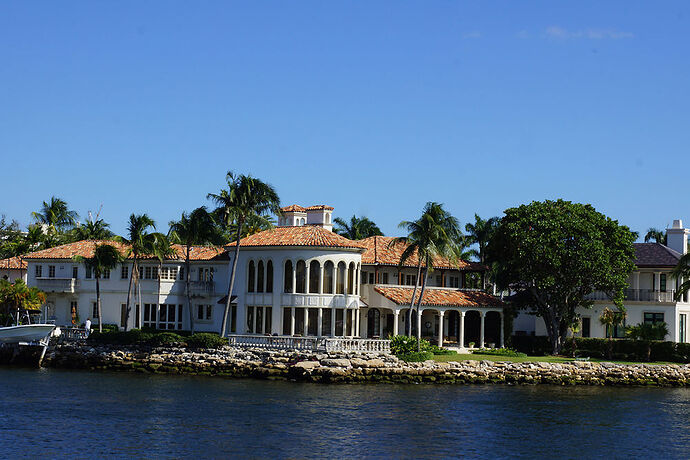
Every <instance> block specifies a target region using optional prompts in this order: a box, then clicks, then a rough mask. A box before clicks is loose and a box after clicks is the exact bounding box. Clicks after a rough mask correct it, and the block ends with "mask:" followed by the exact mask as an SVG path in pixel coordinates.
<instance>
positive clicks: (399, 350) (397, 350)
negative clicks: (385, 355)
mask: <svg viewBox="0 0 690 460" xmlns="http://www.w3.org/2000/svg"><path fill="white" fill-rule="evenodd" d="M419 346H420V351H432V348H431V344H430V343H429V342H428V341H426V340H424V339H422V340H421V342H420V344H419ZM437 348H438V347H437ZM391 353H393V354H394V355H396V356H400V355H403V354H408V353H417V338H416V337H408V336H406V335H396V336H395V337H393V338H392V339H391Z"/></svg>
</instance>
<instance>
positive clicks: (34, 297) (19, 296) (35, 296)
mask: <svg viewBox="0 0 690 460" xmlns="http://www.w3.org/2000/svg"><path fill="white" fill-rule="evenodd" d="M45 301H46V295H45V293H44V292H43V291H41V290H40V289H38V288H36V287H28V286H27V285H26V283H24V281H23V280H21V279H16V280H14V283H10V282H9V281H7V280H5V279H0V325H2V326H4V325H9V322H10V320H11V318H12V315H13V314H16V315H17V316H16V318H15V322H16V324H20V323H21V317H22V313H23V312H25V311H36V310H40V308H41V305H43V303H44V302H45Z"/></svg>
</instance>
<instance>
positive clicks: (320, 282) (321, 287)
mask: <svg viewBox="0 0 690 460" xmlns="http://www.w3.org/2000/svg"><path fill="white" fill-rule="evenodd" d="M323 271H324V270H323V265H321V264H319V294H323Z"/></svg>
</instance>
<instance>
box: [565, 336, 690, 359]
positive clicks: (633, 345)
mask: <svg viewBox="0 0 690 460" xmlns="http://www.w3.org/2000/svg"><path fill="white" fill-rule="evenodd" d="M609 346H611V352H612V353H611V359H613V360H616V361H646V360H647V349H648V347H649V346H651V356H650V359H651V360H652V361H668V362H675V363H690V344H688V343H675V342H660V341H651V342H650V341H646V340H629V339H614V340H611V341H609V340H608V339H595V338H579V337H578V338H575V339H572V338H569V339H567V340H566V342H565V345H564V347H563V354H564V355H567V356H572V355H573V354H574V355H575V356H589V357H591V358H600V359H607V358H608V352H609Z"/></svg>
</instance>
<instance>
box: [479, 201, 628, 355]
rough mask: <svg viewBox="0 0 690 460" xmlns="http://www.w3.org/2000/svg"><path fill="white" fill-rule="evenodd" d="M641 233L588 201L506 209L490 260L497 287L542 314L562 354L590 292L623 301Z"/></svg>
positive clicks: (617, 302) (491, 245) (589, 303)
mask: <svg viewBox="0 0 690 460" xmlns="http://www.w3.org/2000/svg"><path fill="white" fill-rule="evenodd" d="M636 238H637V235H636V234H635V233H634V232H631V231H630V229H628V227H626V226H622V225H619V224H618V222H617V221H615V220H612V219H611V218H609V217H607V216H605V215H603V214H601V213H599V212H597V211H596V210H595V209H594V207H592V206H591V205H585V204H578V203H571V202H569V201H564V200H557V201H550V200H547V201H543V202H539V201H535V202H532V203H530V204H526V205H522V206H519V207H517V208H510V209H507V210H506V211H505V216H504V217H503V218H502V219H501V221H500V224H499V226H498V228H497V229H496V232H495V234H494V236H493V238H492V240H491V241H490V243H489V245H488V247H487V260H488V261H489V262H495V266H496V282H497V285H498V287H499V288H500V289H510V290H512V291H515V292H516V294H517V295H516V296H515V298H517V299H522V302H521V306H522V307H527V308H529V309H531V310H533V311H534V312H535V313H536V314H537V315H538V316H540V317H542V318H543V319H544V323H545V324H546V330H547V332H548V335H549V339H550V341H551V347H552V352H553V353H554V354H558V353H559V352H560V351H561V347H562V345H563V341H564V339H565V336H566V334H567V331H568V328H569V327H570V326H571V325H572V324H574V323H576V322H577V321H578V315H577V313H576V309H577V308H578V307H584V308H590V307H591V306H592V301H590V300H587V299H586V296H587V295H588V294H590V293H592V292H593V291H604V292H606V293H608V295H609V296H610V298H611V300H612V301H613V303H614V304H615V305H617V306H621V305H622V302H623V290H624V288H625V287H627V279H628V276H629V275H630V273H631V272H632V271H633V269H634V267H635V266H634V260H635V251H634V248H633V242H634V241H635V239H636Z"/></svg>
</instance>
